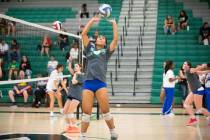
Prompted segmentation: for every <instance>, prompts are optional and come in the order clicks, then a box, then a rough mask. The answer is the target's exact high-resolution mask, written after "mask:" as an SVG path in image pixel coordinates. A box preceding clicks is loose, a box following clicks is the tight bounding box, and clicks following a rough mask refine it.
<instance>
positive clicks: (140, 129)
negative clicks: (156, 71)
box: [0, 107, 210, 140]
mask: <svg viewBox="0 0 210 140" xmlns="http://www.w3.org/2000/svg"><path fill="white" fill-rule="evenodd" d="M160 110H161V109H160V108H112V113H113V116H114V119H115V123H116V130H117V132H118V134H119V140H210V126H207V120H206V118H205V117H203V116H198V117H199V119H200V124H199V125H197V126H195V127H187V126H185V123H186V121H187V119H188V116H187V115H185V112H184V111H183V109H180V108H179V109H174V113H175V114H176V116H175V117H174V118H169V117H163V116H161V115H160ZM46 111H47V109H46V108H40V109H34V108H33V109H32V108H29V107H27V108H17V109H15V110H14V109H11V108H9V107H0V135H5V134H14V133H17V134H58V135H61V134H63V131H64V129H65V122H64V117H63V116H62V115H60V114H57V116H56V117H53V118H50V117H49V113H47V112H46ZM92 118H93V119H92V121H91V125H90V128H89V130H88V137H89V138H88V140H89V139H90V140H96V139H105V140H106V139H107V140H108V139H109V132H108V129H107V127H106V125H105V123H104V121H103V120H96V119H95V116H94V115H93V117H92ZM63 135H64V136H66V137H68V138H69V139H70V140H79V137H78V136H79V134H65V133H64V134H63ZM0 139H1V136H0ZM51 139H52V137H51ZM54 139H55V140H56V139H58V138H53V140H54ZM59 139H60V140H62V138H59Z"/></svg>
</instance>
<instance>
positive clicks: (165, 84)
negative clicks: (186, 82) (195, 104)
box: [163, 70, 176, 88]
mask: <svg viewBox="0 0 210 140" xmlns="http://www.w3.org/2000/svg"><path fill="white" fill-rule="evenodd" d="M170 78H175V75H174V72H173V71H172V70H168V71H167V72H166V73H164V74H163V87H164V88H174V87H175V84H176V81H173V82H170V81H169V79H170Z"/></svg>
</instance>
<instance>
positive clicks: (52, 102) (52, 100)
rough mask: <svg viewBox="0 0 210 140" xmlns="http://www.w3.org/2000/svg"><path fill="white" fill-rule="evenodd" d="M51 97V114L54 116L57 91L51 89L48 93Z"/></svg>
mask: <svg viewBox="0 0 210 140" xmlns="http://www.w3.org/2000/svg"><path fill="white" fill-rule="evenodd" d="M47 94H48V95H49V97H50V116H54V113H53V110H54V102H55V97H54V96H55V95H54V94H55V93H54V92H53V91H49V92H48V93H47Z"/></svg>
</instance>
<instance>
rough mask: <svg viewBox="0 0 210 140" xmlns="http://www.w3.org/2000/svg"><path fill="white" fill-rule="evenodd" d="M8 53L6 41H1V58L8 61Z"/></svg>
mask: <svg viewBox="0 0 210 140" xmlns="http://www.w3.org/2000/svg"><path fill="white" fill-rule="evenodd" d="M8 51H9V46H8V44H7V43H6V42H5V41H4V40H2V41H0V57H1V58H6V59H7V56H8Z"/></svg>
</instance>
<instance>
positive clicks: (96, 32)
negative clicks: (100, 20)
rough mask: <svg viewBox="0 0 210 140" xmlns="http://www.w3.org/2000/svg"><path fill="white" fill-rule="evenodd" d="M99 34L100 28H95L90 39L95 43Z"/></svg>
mask: <svg viewBox="0 0 210 140" xmlns="http://www.w3.org/2000/svg"><path fill="white" fill-rule="evenodd" d="M98 36H99V30H95V32H94V35H93V36H92V37H91V38H90V41H91V42H92V43H95V42H96V39H97V38H98Z"/></svg>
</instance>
